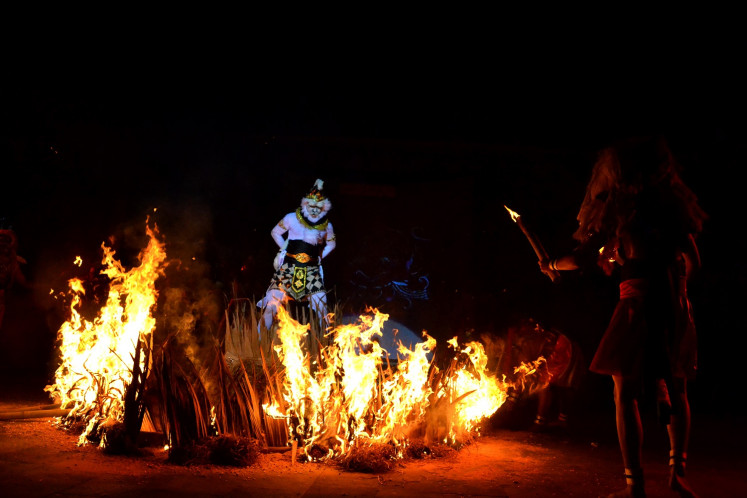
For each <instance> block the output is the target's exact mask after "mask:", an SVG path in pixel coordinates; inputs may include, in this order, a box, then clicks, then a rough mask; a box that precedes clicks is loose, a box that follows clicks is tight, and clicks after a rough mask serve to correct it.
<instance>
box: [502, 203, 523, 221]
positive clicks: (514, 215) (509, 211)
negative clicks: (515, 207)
mask: <svg viewBox="0 0 747 498" xmlns="http://www.w3.org/2000/svg"><path fill="white" fill-rule="evenodd" d="M503 207H504V208H506V211H508V214H510V215H511V219H512V220H514V222H516V221H518V219H519V217H520V216H521V215H520V214H519V213H517V212H516V211H512V210H511V209H509V207H508V206H506V205H505V204H504V205H503Z"/></svg>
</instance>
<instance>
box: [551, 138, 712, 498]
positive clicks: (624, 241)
mask: <svg viewBox="0 0 747 498" xmlns="http://www.w3.org/2000/svg"><path fill="white" fill-rule="evenodd" d="M705 219H706V214H705V213H704V212H703V211H702V209H701V208H700V207H699V205H698V203H697V199H696V197H695V195H694V194H693V193H692V191H691V190H690V189H689V188H688V187H687V186H686V185H685V184H684V183H683V182H682V179H681V178H680V176H679V174H678V170H677V165H676V164H675V162H674V158H673V157H672V154H671V151H670V149H669V148H668V146H667V144H666V142H665V141H664V140H663V139H650V138H649V139H638V140H629V141H628V142H627V143H625V144H622V145H619V146H617V147H612V148H608V149H605V150H603V151H602V152H601V154H600V156H599V158H598V160H597V162H596V164H595V166H594V169H593V172H592V176H591V180H590V182H589V184H588V186H587V190H586V197H585V199H584V201H583V203H582V205H581V210H580V212H579V214H578V222H579V227H578V230H577V231H576V233H575V234H574V238H576V239H577V240H578V241H580V245H579V247H578V248H577V250H576V251H574V252H573V253H572V254H570V255H567V256H564V257H562V258H559V259H555V260H549V261H541V262H540V268H541V269H542V271H548V270H551V269H555V270H574V269H577V268H580V267H582V266H585V265H588V264H591V262H592V261H594V262H597V264H601V266H602V267H603V268H605V269H606V273H607V274H611V273H612V271H611V267H610V265H612V264H617V265H620V277H621V283H620V300H619V301H618V304H617V306H616V308H615V311H614V313H613V315H612V318H611V320H610V323H609V325H608V327H607V330H606V331H605V333H604V336H603V337H602V340H601V342H600V344H599V347H598V349H597V351H596V354H595V356H594V358H593V360H592V362H591V366H590V370H591V371H593V372H596V373H600V374H605V375H611V376H612V379H613V380H614V384H615V406H616V419H617V430H618V439H619V442H620V449H621V452H622V457H623V463H624V465H625V477H626V482H627V486H626V488H624V489H623V490H621V491H619V492H618V493H615V494H613V495H612V496H645V489H644V481H643V469H642V467H641V445H642V441H643V433H642V429H641V420H640V414H639V412H638V400H639V398H640V396H641V393H642V386H643V384H644V382H653V383H656V385H657V388H658V392H659V393H660V394H659V396H658V403H659V405H660V407H661V410H660V411H661V412H667V413H666V415H667V416H666V417H665V420H664V422H665V423H666V424H667V431H668V433H669V440H670V448H671V450H670V458H669V465H670V479H669V486H670V487H671V488H672V489H673V490H675V491H677V492H678V493H679V494H680V495H681V496H695V495H694V493H693V491H692V490H691V489H690V487H689V485H688V483H687V481H686V480H685V461H686V457H687V446H688V439H689V434H690V407H689V404H688V399H687V391H686V383H687V380H688V379H692V378H693V377H694V375H695V367H696V338H695V326H694V323H693V320H692V313H691V308H690V302H689V300H688V296H687V287H686V283H687V281H688V278H689V277H690V276H691V275H692V273H693V271H695V270H697V269H698V268H699V266H700V257H699V254H698V250H697V246H696V244H695V236H696V235H697V234H698V233H699V232H700V231H701V229H702V224H703V222H704V221H705ZM668 394H669V395H671V397H670V396H668ZM670 398H671V399H670Z"/></svg>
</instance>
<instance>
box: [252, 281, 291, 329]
mask: <svg viewBox="0 0 747 498" xmlns="http://www.w3.org/2000/svg"><path fill="white" fill-rule="evenodd" d="M284 299H285V293H284V292H283V291H281V290H278V289H271V290H268V291H267V294H265V298H264V300H263V307H264V313H263V314H262V318H263V320H264V324H265V330H270V329H271V328H272V321H273V320H274V319H275V315H277V310H278V306H281V305H282V302H283V300H284ZM257 327H259V324H257ZM258 332H259V331H258ZM260 336H261V334H260Z"/></svg>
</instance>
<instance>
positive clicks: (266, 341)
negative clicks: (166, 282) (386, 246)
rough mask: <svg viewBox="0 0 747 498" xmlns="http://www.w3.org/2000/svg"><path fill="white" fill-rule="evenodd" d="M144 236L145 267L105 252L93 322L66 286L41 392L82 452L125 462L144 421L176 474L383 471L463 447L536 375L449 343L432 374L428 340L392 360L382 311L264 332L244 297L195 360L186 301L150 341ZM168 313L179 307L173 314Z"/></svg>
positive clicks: (156, 250)
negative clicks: (261, 457) (217, 466)
mask: <svg viewBox="0 0 747 498" xmlns="http://www.w3.org/2000/svg"><path fill="white" fill-rule="evenodd" d="M146 233H147V235H148V237H149V243H148V245H147V247H146V248H145V249H143V250H142V251H141V253H140V255H139V261H140V265H139V266H137V267H135V268H132V269H130V270H126V269H125V268H124V267H123V266H122V265H121V264H120V263H119V262H118V261H117V260H116V259H115V258H114V256H115V254H114V251H113V250H111V249H110V248H108V247H106V246H105V245H103V244H102V248H103V251H104V260H103V263H104V270H102V273H103V274H104V275H106V276H107V277H108V278H109V279H110V288H109V297H108V300H107V302H106V305H105V306H104V307H103V308H102V309H101V310H100V312H99V314H98V316H97V317H96V318H95V319H94V320H93V321H87V320H85V319H83V318H82V317H81V315H80V313H79V312H78V307H79V305H80V303H81V300H82V297H83V294H84V291H83V287H82V284H81V282H80V281H79V280H76V279H73V280H71V281H70V293H71V295H72V304H71V306H70V314H71V318H70V319H69V320H68V321H67V322H66V323H64V324H63V326H62V327H61V328H60V331H59V339H60V345H61V346H60V348H61V349H60V353H61V357H62V364H61V365H60V367H59V369H58V370H57V372H56V375H55V383H54V384H52V385H50V386H47V388H46V390H47V391H48V392H49V393H50V394H51V395H52V396H53V397H54V398H56V400H57V401H59V402H60V404H61V408H62V409H65V410H70V411H69V413H68V414H67V416H66V417H65V418H64V419H63V424H64V425H65V426H67V427H68V428H73V427H75V428H79V429H80V430H81V436H80V439H79V444H84V443H85V442H97V443H99V444H100V446H102V447H105V448H106V447H108V448H109V451H114V452H130V451H132V450H133V447H134V442H135V440H136V439H137V435H138V432H139V431H140V430H141V426H142V424H143V421H144V420H147V421H148V423H149V424H150V425H151V426H152V427H153V428H154V430H156V431H161V432H162V433H163V435H164V440H165V442H167V444H168V446H169V457H170V459H171V460H172V461H173V462H176V463H182V464H193V463H221V462H222V463H221V464H224V465H249V464H251V463H252V462H253V461H254V460H255V458H256V453H257V451H263V450H275V449H278V448H284V447H285V448H287V447H292V448H294V451H293V455H294V456H295V449H296V448H297V449H298V455H299V457H300V459H302V460H305V461H333V462H337V463H339V464H341V465H343V466H344V467H345V468H348V469H351V470H359V471H373V472H379V471H384V470H387V469H389V468H391V465H392V463H393V462H395V461H397V460H400V459H403V458H423V457H425V456H437V455H443V454H446V453H447V452H446V451H445V450H444V448H458V447H459V446H461V445H463V444H468V443H469V442H471V441H472V440H473V439H474V438H475V436H476V435H477V434H479V431H480V426H481V424H482V423H483V422H484V421H485V420H487V419H488V418H489V417H490V416H491V415H492V414H493V413H495V412H496V411H497V410H498V408H499V407H500V406H501V405H502V404H503V403H504V402H505V400H506V398H507V393H508V392H509V390H510V389H511V388H513V387H515V386H517V385H520V384H521V383H523V382H528V380H527V379H530V378H531V376H533V375H534V374H535V372H536V368H534V367H533V366H527V367H526V368H524V370H522V371H521V372H519V373H518V374H517V375H515V376H514V377H513V378H512V379H511V380H506V378H505V377H503V376H501V377H500V378H499V377H498V376H497V375H496V374H495V373H492V372H490V371H488V369H487V355H486V354H485V351H484V348H483V346H482V344H480V343H478V342H469V343H466V344H459V343H458V342H457V340H456V338H454V339H452V340H451V341H448V348H449V349H448V351H449V352H450V353H451V354H452V355H453V357H452V358H451V359H450V360H449V361H446V362H445V364H443V363H442V364H441V365H442V366H441V367H439V366H438V365H436V364H435V363H434V362H433V357H434V352H435V348H436V340H435V339H434V338H432V337H430V336H428V334H427V333H425V332H424V333H423V341H422V342H420V343H418V344H415V346H414V347H413V348H412V349H409V348H407V347H405V346H404V345H402V344H400V345H399V347H398V348H397V351H396V356H397V361H396V362H390V360H389V358H390V352H388V351H386V350H384V348H382V346H381V344H380V342H379V340H380V338H381V336H382V331H381V329H382V325H383V323H384V322H385V321H386V320H387V319H388V315H386V314H384V313H380V312H379V311H378V310H374V309H371V310H368V311H367V312H366V313H365V314H363V315H361V316H360V318H359V321H358V323H356V324H346V325H340V324H335V323H334V316H331V318H332V323H331V325H330V326H329V328H328V330H321V329H320V328H319V325H318V324H319V323H320V322H319V321H318V320H315V319H312V317H310V316H306V317H305V321H308V322H309V324H302V323H301V321H298V320H296V319H294V317H293V316H291V314H290V313H289V312H288V311H287V310H286V306H280V307H279V308H278V320H277V324H276V325H275V326H273V328H272V329H271V330H265V328H264V325H263V323H262V320H260V319H259V317H258V313H257V308H256V303H254V302H253V301H251V300H247V299H233V300H231V301H230V302H229V303H228V305H227V306H226V309H225V311H224V318H223V320H222V321H221V323H220V324H219V325H218V329H217V330H214V331H213V334H212V335H211V336H210V337H208V338H207V339H206V340H205V341H206V342H207V344H204V342H205V341H203V344H201V345H200V346H199V348H196V342H195V340H194V338H193V337H192V338H190V337H191V336H190V335H189V334H190V332H191V334H194V332H195V330H194V329H195V327H196V326H197V325H196V323H197V320H198V319H197V316H199V315H200V313H199V309H197V308H199V306H198V305H197V304H194V305H186V306H185V305H184V304H183V303H184V301H185V295H186V294H185V293H183V292H181V293H180V292H179V291H178V289H169V288H167V289H166V292H165V296H166V299H165V303H163V306H164V307H166V308H167V309H168V310H169V311H171V312H174V313H173V315H174V317H175V318H166V319H164V320H162V321H161V323H160V325H159V329H158V330H159V331H160V332H159V338H160V340H154V334H153V331H154V329H156V320H155V318H154V315H153V312H154V310H155V308H156V302H157V297H158V292H156V287H155V281H156V279H157V278H158V277H159V276H161V275H163V274H164V268H165V266H166V253H165V249H164V244H163V243H162V242H160V241H158V240H157V237H156V235H157V230H156V229H155V228H154V229H151V228H149V227H148V225H147V222H146ZM171 301H173V302H176V303H181V304H177V305H174V306H173V309H171V308H169V306H170V304H169V303H170V302H171ZM172 304H173V303H172ZM286 304H287V303H286ZM288 307H289V306H288ZM166 314H167V315H168V314H169V313H168V312H167V313H166ZM297 318H299V317H298V316H297ZM301 318H302V317H301ZM190 329H191V330H190ZM196 350H197V351H196ZM198 352H199V356H198V354H197V353H198Z"/></svg>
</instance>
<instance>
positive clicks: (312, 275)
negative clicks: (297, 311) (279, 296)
mask: <svg viewBox="0 0 747 498" xmlns="http://www.w3.org/2000/svg"><path fill="white" fill-rule="evenodd" d="M270 289H279V290H281V291H283V292H285V293H286V294H288V296H289V297H291V298H293V299H295V300H296V301H302V300H305V299H307V298H308V297H309V296H310V295H312V294H316V293H318V292H324V281H323V280H322V275H321V273H320V271H319V267H318V266H297V265H291V264H288V263H284V264H283V265H282V266H281V267H280V268H279V269H278V270H277V271H276V272H275V275H273V277H272V281H271V282H270Z"/></svg>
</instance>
